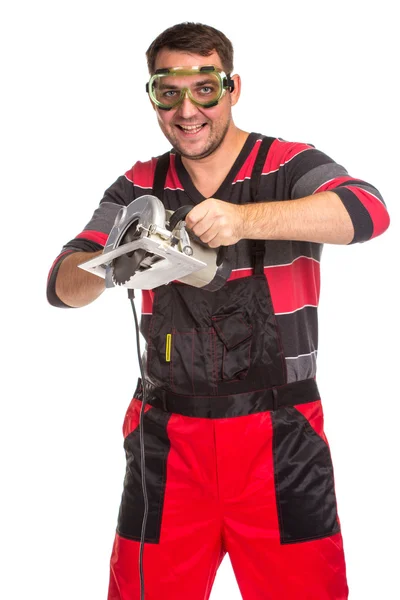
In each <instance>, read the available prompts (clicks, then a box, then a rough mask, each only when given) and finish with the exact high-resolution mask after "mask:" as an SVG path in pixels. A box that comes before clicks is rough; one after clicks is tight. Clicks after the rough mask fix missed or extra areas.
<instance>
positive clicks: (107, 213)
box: [47, 168, 134, 308]
mask: <svg viewBox="0 0 400 600" xmlns="http://www.w3.org/2000/svg"><path fill="white" fill-rule="evenodd" d="M133 169H134V168H132V169H131V170H130V171H127V173H126V174H125V175H122V176H121V177H118V179H117V180H116V181H115V182H114V183H113V184H112V185H111V186H110V187H109V188H108V189H107V190H106V191H105V192H104V196H103V198H102V200H101V201H100V204H99V206H98V208H96V210H95V211H94V213H93V215H92V218H91V219H90V221H89V222H88V223H87V224H86V226H85V227H84V228H83V230H82V231H81V232H80V233H79V234H78V235H76V236H75V237H74V238H73V239H72V240H70V241H69V242H68V243H66V244H65V245H64V246H63V247H62V249H61V252H60V254H59V255H58V256H57V257H56V259H55V261H54V262H53V264H52V266H51V268H50V272H49V275H48V278H47V300H48V302H49V303H50V304H51V305H52V306H57V307H60V308H70V307H69V306H67V305H66V304H64V302H62V300H60V298H59V297H58V296H57V294H56V279H57V273H58V270H59V268H60V265H61V263H62V261H63V260H64V259H65V258H66V257H67V256H69V255H70V254H71V253H72V252H97V251H99V250H102V249H103V248H104V246H105V244H106V241H107V238H108V235H109V233H110V231H111V229H112V226H113V224H114V221H115V217H116V216H117V213H118V211H119V210H120V208H121V206H127V205H128V204H129V203H130V202H132V200H133V199H134V189H133V185H132V171H133Z"/></svg>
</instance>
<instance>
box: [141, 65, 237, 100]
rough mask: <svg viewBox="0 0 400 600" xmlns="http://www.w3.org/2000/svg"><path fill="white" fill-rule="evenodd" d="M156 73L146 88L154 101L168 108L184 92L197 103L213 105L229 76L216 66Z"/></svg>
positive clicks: (182, 96)
mask: <svg viewBox="0 0 400 600" xmlns="http://www.w3.org/2000/svg"><path fill="white" fill-rule="evenodd" d="M160 71H162V72H158V73H155V74H154V75H153V76H152V77H151V79H150V81H149V83H148V85H147V87H146V89H147V91H148V93H149V94H150V97H151V99H152V100H153V102H154V103H155V104H156V105H157V106H158V107H160V108H164V109H166V110H169V109H171V108H174V107H176V106H178V105H179V104H180V103H181V102H182V101H183V99H184V97H185V95H186V94H187V95H188V97H189V98H190V100H191V101H192V102H193V103H194V104H195V105H197V106H202V107H204V108H207V107H208V108H210V107H211V106H215V105H216V104H218V102H219V101H220V100H221V98H222V96H223V95H224V94H225V91H226V89H228V88H229V87H230V85H229V77H227V76H226V75H225V73H224V72H223V71H220V70H217V69H216V68H215V67H193V68H191V69H188V68H182V67H174V68H173V69H163V70H160Z"/></svg>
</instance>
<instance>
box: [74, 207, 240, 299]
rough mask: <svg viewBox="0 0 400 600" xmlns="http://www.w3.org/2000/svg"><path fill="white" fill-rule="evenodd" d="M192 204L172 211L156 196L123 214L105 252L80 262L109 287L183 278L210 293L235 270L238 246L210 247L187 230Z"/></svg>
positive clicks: (153, 285) (143, 286)
mask: <svg viewBox="0 0 400 600" xmlns="http://www.w3.org/2000/svg"><path fill="white" fill-rule="evenodd" d="M192 208H193V207H192V206H182V207H180V208H179V209H178V210H177V211H175V212H173V211H170V210H166V209H165V207H164V205H163V203H162V202H161V201H160V200H159V199H158V198H156V197H155V196H151V195H144V196H140V197H139V198H137V199H136V200H133V201H132V202H131V203H130V204H129V205H128V206H123V207H122V208H121V209H120V211H119V212H118V214H117V216H116V218H115V222H114V225H113V227H112V229H111V231H110V234H109V236H108V239H107V242H106V245H105V247H104V250H103V253H102V254H101V255H99V256H97V257H95V258H93V259H92V260H89V261H87V262H85V263H82V264H80V265H79V267H80V268H82V269H84V270H86V271H88V272H89V273H93V274H95V275H97V276H99V277H103V278H104V279H105V282H106V287H107V288H110V287H115V286H122V287H126V288H134V289H143V290H150V289H153V288H156V287H158V286H160V285H165V284H168V283H170V282H171V281H179V282H181V283H186V284H188V285H192V286H194V287H198V288H202V289H205V290H208V291H215V290H218V289H220V288H221V287H222V286H223V285H224V284H225V282H226V281H227V279H228V277H229V276H230V274H231V270H232V263H231V254H232V248H233V247H225V246H221V247H220V248H216V249H214V248H210V247H209V246H207V245H206V244H204V243H203V242H202V241H201V240H200V239H199V238H197V237H196V236H195V235H194V234H193V233H192V232H191V231H190V230H188V229H187V228H186V223H185V216H186V215H187V214H188V212H190V210H191V209H192Z"/></svg>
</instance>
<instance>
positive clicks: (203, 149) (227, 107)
mask: <svg viewBox="0 0 400 600" xmlns="http://www.w3.org/2000/svg"><path fill="white" fill-rule="evenodd" d="M197 65H199V66H203V65H214V66H215V67H219V68H220V69H223V67H222V64H221V60H220V58H219V56H218V54H217V53H216V52H213V53H212V54H211V55H210V56H200V55H197V54H186V53H185V52H177V51H175V50H168V49H166V48H164V49H162V50H161V51H160V52H159V53H158V55H157V58H156V63H155V69H163V68H171V67H178V66H185V67H192V66H197ZM234 79H235V88H237V87H238V85H237V83H238V82H237V80H236V76H235V78H234ZM187 80H188V85H190V76H187ZM235 91H236V93H235V92H233V94H231V93H230V92H228V91H227V92H226V93H225V95H224V96H223V97H222V99H221V100H220V102H219V104H217V106H213V107H211V108H203V107H199V106H195V105H194V104H193V103H192V102H191V101H190V100H189V98H188V97H187V95H186V96H185V98H184V99H183V101H182V104H180V106H178V107H177V108H172V109H171V110H162V109H159V108H158V107H156V106H154V108H155V110H156V112H157V118H158V122H159V125H160V127H161V129H162V131H163V133H164V135H165V137H166V138H167V139H168V141H169V142H170V144H171V145H172V146H173V148H175V150H176V151H177V152H179V154H181V155H182V156H184V157H186V158H190V159H192V160H196V159H200V158H205V157H206V156H208V155H210V154H211V153H212V152H214V151H215V150H216V149H217V148H218V146H219V145H220V144H221V142H222V141H223V139H224V137H225V135H226V133H227V131H228V129H229V125H230V123H231V107H232V106H233V104H235V103H236V101H237V99H238V93H239V91H238V89H236V90H235Z"/></svg>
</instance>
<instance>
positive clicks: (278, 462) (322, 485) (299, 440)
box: [271, 406, 340, 544]
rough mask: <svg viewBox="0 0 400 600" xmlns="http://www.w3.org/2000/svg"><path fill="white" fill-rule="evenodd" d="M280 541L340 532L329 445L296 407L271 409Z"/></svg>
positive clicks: (311, 537) (299, 540) (301, 540)
mask: <svg viewBox="0 0 400 600" xmlns="http://www.w3.org/2000/svg"><path fill="white" fill-rule="evenodd" d="M271 417H272V423H273V430H274V433H273V456H274V472H275V491H276V502H277V508H278V518H279V528H280V534H281V543H282V544H290V543H293V542H303V541H306V540H313V539H318V538H323V537H328V536H331V535H333V534H335V533H338V532H339V531H340V526H339V522H338V519H337V508H336V496H335V486H334V475H333V465H332V459H331V454H330V450H329V447H328V446H327V444H326V443H325V441H324V440H323V439H322V438H321V437H320V436H319V435H318V434H317V433H316V431H314V429H313V428H312V427H311V425H310V424H309V422H308V420H307V419H306V418H305V417H304V416H303V415H302V414H301V413H300V412H299V411H298V410H297V409H296V408H294V407H293V406H290V407H288V406H287V407H281V408H279V409H278V410H276V411H273V412H272V413H271Z"/></svg>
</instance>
